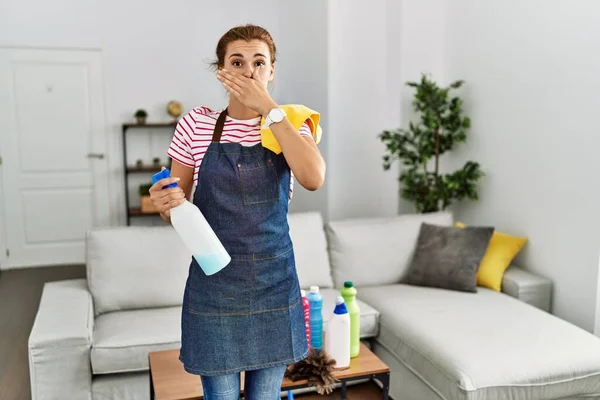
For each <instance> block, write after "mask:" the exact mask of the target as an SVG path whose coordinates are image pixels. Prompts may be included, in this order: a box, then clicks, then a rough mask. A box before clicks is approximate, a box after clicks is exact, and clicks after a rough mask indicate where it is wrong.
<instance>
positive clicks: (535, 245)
mask: <svg viewBox="0 0 600 400" xmlns="http://www.w3.org/2000/svg"><path fill="white" fill-rule="evenodd" d="M599 21H600V2H597V1H594V0H587V1H586V0H580V1H569V2H567V1H559V0H554V1H548V0H529V1H526V2H524V1H520V0H507V1H503V2H499V1H494V2H482V1H479V0H456V1H454V0H453V1H452V6H451V7H448V8H447V21H446V30H445V35H444V39H445V43H444V48H445V55H444V64H445V65H444V69H445V75H446V79H447V80H454V79H459V78H464V79H466V82H467V86H466V88H465V90H464V91H463V95H464V99H465V102H466V111H467V112H468V113H469V115H470V116H471V117H472V119H473V128H472V130H471V134H470V135H471V136H470V139H469V142H468V143H467V146H466V147H464V148H463V150H461V151H458V152H457V153H456V159H457V163H459V164H460V163H462V162H464V160H466V159H467V158H471V159H473V160H477V161H479V162H480V163H481V165H482V168H483V170H484V171H485V172H486V173H487V177H485V178H484V180H483V183H482V185H481V190H480V196H481V201H479V202H478V203H475V204H464V205H463V206H462V207H461V208H460V214H459V216H460V217H462V218H463V219H464V220H465V221H466V222H468V223H474V224H492V225H494V226H495V227H496V228H497V229H498V230H501V231H504V232H508V233H512V234H516V235H526V236H528V237H529V238H530V241H529V243H528V244H527V246H526V248H525V249H524V251H523V252H522V253H521V254H520V255H519V257H518V258H517V260H516V263H517V264H520V265H523V266H524V267H526V268H527V269H529V270H531V271H534V272H538V273H540V274H543V275H546V276H548V277H550V278H551V279H552V281H553V282H554V294H553V298H554V302H553V312H554V313H555V314H556V315H558V316H559V317H562V318H564V319H566V320H568V321H571V322H573V323H575V324H577V325H579V326H580V327H582V328H584V329H586V330H589V331H591V330H593V328H594V324H595V318H596V313H597V299H596V296H597V287H598V249H599V243H600V230H598V221H600V211H599V209H598V199H599V198H600V185H598V184H597V181H598V178H597V176H598V175H597V174H598V171H600V158H599V157H598V148H599V147H600V135H598V123H597V121H598V118H597V116H598V104H599V100H598V93H600V74H599V71H600V52H598V49H599V48H600V23H599ZM598 311H600V310H598Z"/></svg>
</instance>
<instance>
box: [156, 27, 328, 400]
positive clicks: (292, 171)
mask: <svg viewBox="0 0 600 400" xmlns="http://www.w3.org/2000/svg"><path fill="white" fill-rule="evenodd" d="M275 53H276V49H275V44H274V43H273V39H272V38H271V36H270V35H269V33H268V32H267V31H266V30H264V29H263V28H261V27H257V26H253V25H246V26H241V27H236V28H233V29H231V30H230V31H228V32H227V33H225V35H223V37H222V38H221V39H220V41H219V43H218V45H217V48H216V56H217V60H216V62H215V66H216V68H217V70H218V72H217V78H218V80H219V81H220V82H221V83H222V84H223V86H224V87H225V89H226V90H227V91H228V93H229V104H228V106H227V108H226V109H225V110H223V111H222V112H221V111H213V110H211V109H209V108H207V107H199V108H195V109H194V110H193V111H191V112H190V113H189V114H187V115H186V116H184V117H183V118H182V119H181V120H180V121H179V123H178V125H177V128H176V130H175V133H174V135H173V139H172V142H171V145H170V147H169V150H168V152H167V153H168V155H169V156H170V157H171V158H172V159H173V162H172V167H171V176H172V177H171V178H167V179H163V180H161V181H158V182H157V183H156V184H155V185H154V186H153V187H152V188H151V189H150V195H151V198H152V201H153V203H154V205H155V206H156V207H157V209H158V210H159V211H160V214H161V216H162V218H163V219H164V220H165V221H167V222H169V221H170V214H169V210H170V209H171V208H173V207H175V206H177V205H179V204H181V203H182V202H183V201H184V200H185V199H186V198H190V195H191V192H192V187H193V184H194V182H196V190H195V192H194V196H193V203H194V204H195V205H197V206H198V207H199V208H200V210H201V211H202V213H203V214H204V216H205V217H206V219H207V220H208V222H209V223H210V225H211V226H212V228H213V229H214V231H215V233H216V234H217V236H218V237H219V239H220V240H221V241H222V242H223V245H224V246H225V248H226V249H227V251H228V252H229V254H230V255H231V257H232V261H231V263H230V264H229V265H228V266H226V267H225V268H224V269H223V270H221V271H220V272H218V273H217V274H215V275H211V276H206V275H205V274H204V273H203V272H202V269H201V268H200V267H199V265H198V264H197V263H196V261H195V260H193V259H192V262H191V265H190V269H189V276H188V279H187V282H186V287H185V294H184V299H183V312H182V345H181V352H180V360H181V361H182V362H183V364H184V367H185V369H186V370H187V371H188V372H190V373H192V374H197V375H200V377H201V380H202V385H203V389H204V396H205V398H206V399H207V400H212V399H219V400H228V399H232V400H233V399H236V400H237V399H238V397H239V390H240V372H241V371H245V387H244V391H245V396H246V399H247V400H255V399H257V400H269V399H278V398H279V393H280V388H281V383H282V380H283V376H284V373H285V369H286V366H287V365H288V364H292V363H295V362H297V361H299V360H302V359H304V358H305V357H306V356H307V351H308V347H307V342H306V336H305V335H306V333H305V328H304V318H303V309H302V302H301V295H300V287H299V283H298V277H297V273H296V267H295V263H294V251H293V248H292V243H291V240H290V236H289V227H288V223H287V213H288V202H289V200H290V199H291V197H292V193H293V180H294V178H295V179H296V180H297V181H298V182H299V183H300V184H301V185H302V186H303V187H305V188H306V189H308V190H311V191H314V190H317V189H319V188H320V187H321V185H322V184H323V181H324V177H325V162H324V160H323V158H322V156H321V154H320V152H319V150H318V148H317V145H316V143H315V139H314V138H313V134H312V131H314V124H313V125H311V124H309V123H308V122H310V121H307V122H304V124H303V125H302V126H301V127H300V129H296V128H294V126H293V125H292V124H291V123H290V121H289V120H288V118H286V115H285V112H282V110H281V109H280V108H279V106H278V104H277V103H276V102H275V101H274V100H273V99H272V98H271V96H270V94H269V92H268V90H267V85H268V83H269V82H270V81H272V80H273V78H274V74H275ZM262 118H264V120H265V125H264V126H262V128H265V126H267V127H268V128H270V130H271V132H272V133H273V135H274V136H275V138H276V140H277V142H278V144H279V146H280V148H281V153H276V152H273V151H271V150H269V149H267V148H265V147H264V146H263V145H262V144H261V133H260V129H261V125H260V122H261V119H262ZM311 128H312V129H311ZM173 182H177V183H178V186H177V187H172V188H167V189H163V187H164V186H166V185H168V184H170V183H173Z"/></svg>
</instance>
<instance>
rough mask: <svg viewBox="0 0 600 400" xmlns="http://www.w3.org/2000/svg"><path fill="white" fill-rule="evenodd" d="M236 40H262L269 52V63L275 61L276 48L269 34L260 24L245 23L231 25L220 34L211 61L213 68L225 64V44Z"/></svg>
mask: <svg viewBox="0 0 600 400" xmlns="http://www.w3.org/2000/svg"><path fill="white" fill-rule="evenodd" d="M236 40H245V41H247V42H249V41H251V40H260V41H262V42H264V43H265V44H266V45H267V46H268V47H269V52H270V53H271V64H273V63H275V54H276V52H277V49H276V47H275V42H274V41H273V38H272V37H271V34H270V33H269V32H268V31H267V30H266V29H264V28H262V27H260V26H257V25H252V24H246V25H240V26H236V27H233V28H231V29H230V30H228V31H227V32H225V34H224V35H223V36H221V39H219V43H217V49H216V52H215V53H216V56H217V58H216V60H214V61H213V62H212V63H211V66H212V67H213V68H214V69H217V68H219V67H222V66H223V65H225V53H226V52H227V46H228V45H229V43H231V42H233V41H236Z"/></svg>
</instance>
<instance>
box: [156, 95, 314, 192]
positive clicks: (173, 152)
mask: <svg viewBox="0 0 600 400" xmlns="http://www.w3.org/2000/svg"><path fill="white" fill-rule="evenodd" d="M220 112H221V110H212V109H210V108H208V107H196V108H194V109H193V110H192V111H190V112H189V113H188V114H186V115H184V116H183V117H182V118H181V119H180V120H179V122H178V123H177V127H176V128H175V132H174V133H173V138H172V139H171V144H170V146H169V149H168V150H167V155H168V156H169V157H171V158H172V159H173V160H175V161H177V162H179V163H180V164H183V165H186V166H188V167H190V168H194V184H197V183H198V171H199V169H200V164H201V163H202V159H203V158H204V154H205V153H206V149H208V146H209V145H210V143H211V140H212V135H213V131H214V129H215V124H216V122H217V118H218V117H219V114H220ZM260 120H261V117H256V118H253V119H246V120H239V119H233V118H231V117H230V116H227V118H226V119H225V125H224V126H223V134H222V135H221V140H220V142H221V143H237V144H241V145H242V146H248V147H249V146H254V145H256V144H258V143H260V142H261V137H260ZM299 133H300V135H301V136H308V137H312V134H311V131H310V127H309V126H308V124H307V123H306V122H305V123H304V124H303V125H302V126H301V127H300V130H299ZM290 173H291V171H290ZM293 193H294V176H293V174H291V179H290V191H289V200H291V199H292V195H293Z"/></svg>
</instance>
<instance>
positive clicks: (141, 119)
mask: <svg viewBox="0 0 600 400" xmlns="http://www.w3.org/2000/svg"><path fill="white" fill-rule="evenodd" d="M133 116H134V117H135V119H136V120H137V123H138V124H140V125H143V124H145V123H146V117H148V113H147V112H146V110H144V109H142V108H140V109H139V110H137V111H136V112H135V114H134V115H133Z"/></svg>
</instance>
